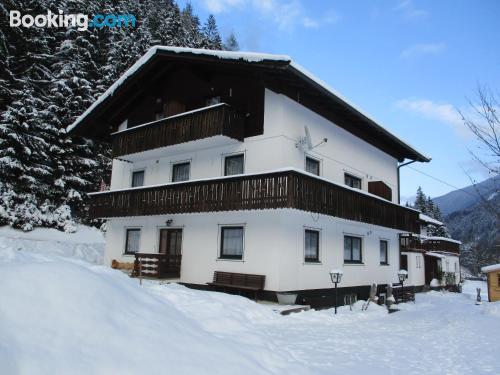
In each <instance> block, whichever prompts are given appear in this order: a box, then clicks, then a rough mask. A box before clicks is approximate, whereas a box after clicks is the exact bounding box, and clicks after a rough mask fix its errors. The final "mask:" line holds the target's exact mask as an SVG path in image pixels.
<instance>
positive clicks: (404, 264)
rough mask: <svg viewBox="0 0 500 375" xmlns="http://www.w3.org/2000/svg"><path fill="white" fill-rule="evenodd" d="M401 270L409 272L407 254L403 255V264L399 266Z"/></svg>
mask: <svg viewBox="0 0 500 375" xmlns="http://www.w3.org/2000/svg"><path fill="white" fill-rule="evenodd" d="M399 269H400V270H405V271H406V272H408V255H406V254H402V255H401V262H400V265H399Z"/></svg>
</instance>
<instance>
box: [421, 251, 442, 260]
mask: <svg viewBox="0 0 500 375" xmlns="http://www.w3.org/2000/svg"><path fill="white" fill-rule="evenodd" d="M425 255H428V256H431V257H434V258H440V259H443V258H446V255H443V254H439V253H435V252H433V251H428V252H426V253H425Z"/></svg>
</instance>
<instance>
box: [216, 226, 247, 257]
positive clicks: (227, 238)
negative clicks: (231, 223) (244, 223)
mask: <svg viewBox="0 0 500 375" xmlns="http://www.w3.org/2000/svg"><path fill="white" fill-rule="evenodd" d="M220 258H222V259H243V227H222V228H221V234H220Z"/></svg>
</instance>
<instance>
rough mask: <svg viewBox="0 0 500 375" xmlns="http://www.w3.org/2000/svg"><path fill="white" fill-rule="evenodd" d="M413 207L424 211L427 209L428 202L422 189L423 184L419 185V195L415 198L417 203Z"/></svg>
mask: <svg viewBox="0 0 500 375" xmlns="http://www.w3.org/2000/svg"><path fill="white" fill-rule="evenodd" d="M413 207H414V208H415V209H416V210H419V211H420V212H422V213H425V212H426V211H427V203H426V199H425V194H424V192H423V191H422V187H421V186H419V187H418V189H417V196H416V198H415V203H414V204H413Z"/></svg>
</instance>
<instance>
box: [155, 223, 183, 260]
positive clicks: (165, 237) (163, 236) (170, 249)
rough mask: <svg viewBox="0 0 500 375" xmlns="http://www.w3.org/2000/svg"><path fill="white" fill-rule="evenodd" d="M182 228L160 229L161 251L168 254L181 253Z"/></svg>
mask: <svg viewBox="0 0 500 375" xmlns="http://www.w3.org/2000/svg"><path fill="white" fill-rule="evenodd" d="M181 250H182V229H180V228H172V229H171V228H167V229H160V251H159V252H160V253H161V254H166V255H181Z"/></svg>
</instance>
